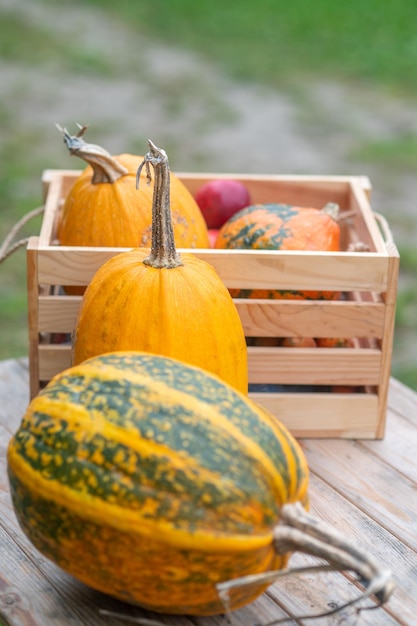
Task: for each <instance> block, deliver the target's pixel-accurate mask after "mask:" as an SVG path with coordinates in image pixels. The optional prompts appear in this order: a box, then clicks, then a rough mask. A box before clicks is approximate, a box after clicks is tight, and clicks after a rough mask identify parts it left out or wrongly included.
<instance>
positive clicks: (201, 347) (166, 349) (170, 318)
mask: <svg viewBox="0 0 417 626" xmlns="http://www.w3.org/2000/svg"><path fill="white" fill-rule="evenodd" d="M144 164H145V165H146V170H147V174H148V178H149V179H150V164H152V166H153V168H154V172H155V185H154V195H153V208H152V212H153V217H152V247H151V251H150V254H149V250H146V249H139V248H136V249H134V250H129V251H126V252H122V253H121V254H118V255H116V256H115V257H113V258H111V259H110V260H109V261H107V262H106V263H105V264H104V265H102V266H101V268H100V269H99V270H98V272H97V273H96V274H95V276H94V277H93V279H92V280H91V282H90V284H89V286H88V287H87V289H86V292H85V294H84V297H83V301H82V304H81V309H80V313H79V319H78V323H77V327H76V332H75V341H74V351H73V361H74V364H78V363H80V362H81V361H84V360H85V359H87V358H90V357H93V356H96V355H99V354H103V353H105V352H112V351H120V350H141V351H145V352H151V353H155V354H159V355H163V356H167V357H171V358H175V359H179V360H181V361H183V362H185V363H189V364H191V365H195V366H198V367H201V368H203V369H205V370H207V371H209V372H211V373H214V374H216V375H217V376H219V377H220V378H221V379H222V380H224V381H225V382H227V383H229V384H230V385H231V386H233V387H234V388H236V389H238V390H239V391H241V392H243V393H247V390H248V365H247V350H246V341H245V335H244V331H243V327H242V323H241V321H240V317H239V314H238V312H237V309H236V307H235V304H234V302H233V300H232V298H231V296H230V294H229V292H228V290H227V288H226V287H225V285H224V283H223V282H222V281H221V279H220V278H219V276H218V274H217V273H216V271H215V270H214V268H213V267H212V266H211V265H209V264H208V263H206V262H205V261H202V260H200V259H198V258H197V257H196V256H194V255H193V254H187V253H183V254H181V255H179V254H178V252H177V250H176V247H175V241H174V234H173V229H172V224H171V218H170V193H169V190H170V188H169V166H168V158H167V155H166V153H165V152H164V151H163V150H161V149H160V148H157V147H156V146H155V145H154V144H153V143H152V142H151V141H150V142H149V152H148V153H147V154H146V155H145V157H144V161H143V163H142V165H141V166H140V168H139V170H138V174H140V171H141V169H142V166H143V165H144ZM138 180H140V179H138Z"/></svg>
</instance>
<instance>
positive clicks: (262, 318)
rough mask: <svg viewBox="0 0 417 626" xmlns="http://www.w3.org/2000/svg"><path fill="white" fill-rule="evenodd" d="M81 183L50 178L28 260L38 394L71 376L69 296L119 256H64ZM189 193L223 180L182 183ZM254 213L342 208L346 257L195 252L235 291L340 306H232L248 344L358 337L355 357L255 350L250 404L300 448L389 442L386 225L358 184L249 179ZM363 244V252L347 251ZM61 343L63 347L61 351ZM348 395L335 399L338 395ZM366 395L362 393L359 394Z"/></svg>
mask: <svg viewBox="0 0 417 626" xmlns="http://www.w3.org/2000/svg"><path fill="white" fill-rule="evenodd" d="M78 174H79V171H74V170H47V171H45V172H44V175H43V186H44V194H45V214H44V219H43V224H42V228H41V232H40V236H39V237H33V238H31V240H30V242H29V244H28V248H27V264H28V300H29V302H28V304H29V306H28V309H29V342H30V350H29V353H30V387H31V389H30V393H31V396H32V397H33V396H34V395H36V394H37V393H38V391H39V389H40V388H41V387H42V386H44V385H45V384H46V382H47V381H49V380H50V378H51V377H52V376H53V375H54V374H56V373H58V372H60V371H62V370H63V369H65V368H67V367H68V366H69V365H70V361H71V345H70V342H69V341H68V340H67V341H66V342H64V343H62V337H65V335H66V336H67V338H68V333H71V332H72V331H73V329H74V325H75V322H76V316H77V311H78V308H79V304H80V297H77V296H68V295H65V293H64V292H63V290H62V287H61V286H62V285H86V284H88V282H89V280H90V279H91V277H92V276H93V274H94V273H95V272H96V270H97V269H98V268H99V267H100V266H101V265H102V264H103V263H104V262H105V261H106V260H107V259H109V258H110V257H111V256H113V255H115V254H117V253H118V252H120V251H122V249H121V248H87V247H84V248H83V247H77V248H76V247H64V246H59V245H57V243H56V241H55V225H56V219H57V216H58V213H59V210H60V207H61V206H62V202H63V198H65V196H66V194H67V192H68V189H69V187H70V185H72V183H73V181H74V179H75V177H76V176H77V175H78ZM178 175H179V177H180V178H181V179H182V180H183V182H184V183H185V184H186V185H187V187H188V188H189V189H190V191H191V192H194V191H195V190H196V189H197V188H198V187H199V186H200V185H201V184H203V182H205V181H207V180H209V179H211V178H220V177H224V178H227V176H224V175H220V174H206V175H200V174H178ZM230 177H232V178H237V179H240V180H242V181H243V182H244V183H245V184H246V185H247V186H248V188H249V190H250V192H251V195H252V199H253V201H254V202H274V201H276V202H283V203H291V204H298V205H302V206H303V205H304V206H316V207H320V206H323V205H324V204H326V203H327V202H336V203H338V204H339V206H340V208H341V211H342V216H343V218H344V219H343V220H342V222H341V224H342V247H343V251H342V252H338V253H334V252H298V251H291V252H286V251H255V250H250V251H243V250H242V251H241V250H232V251H226V250H207V249H204V250H196V251H195V254H196V255H197V256H198V257H200V258H202V259H205V260H206V261H208V262H210V263H211V264H212V265H213V266H214V267H215V268H216V270H217V272H218V273H219V275H220V277H221V278H222V280H223V281H224V283H225V284H226V286H228V287H240V288H248V289H249V288H254V287H258V288H274V289H275V288H276V289H283V290H299V289H307V290H326V291H329V290H334V291H337V292H343V294H344V299H341V300H337V301H325V300H274V301H271V300H248V299H242V300H236V305H237V307H238V310H239V314H240V317H241V320H242V323H243V326H244V329H245V334H246V336H247V337H300V336H301V337H306V336H311V337H346V338H348V337H350V338H354V339H355V346H356V347H354V348H352V347H350V348H285V347H282V346H281V347H269V346H261V347H260V346H249V347H248V357H249V382H250V390H251V391H250V395H251V397H252V398H253V399H254V400H255V401H257V402H259V403H260V404H262V405H263V406H265V407H267V408H268V409H269V410H270V411H271V412H272V413H273V414H275V415H276V416H277V417H279V419H280V420H281V421H282V422H283V423H285V424H286V425H287V426H288V427H289V429H290V430H291V431H292V432H293V433H294V435H295V436H297V437H337V438H340V437H345V438H363V439H365V438H368V439H369V438H382V437H383V436H384V429H385V414H386V404H387V391H388V381H389V377H390V367H391V356H392V341H393V332H394V316H395V304H396V290H397V282H398V267H399V256H398V252H397V249H396V247H395V244H394V242H393V240H392V237H391V234H390V231H389V228H388V225H387V224H386V222H385V220H383V218H382V217H381V216H376V215H375V214H374V213H373V211H372V209H371V206H370V202H369V197H370V185H369V181H368V179H367V178H366V177H360V176H357V177H355V176H330V177H320V176H247V175H246V176H241V175H230ZM358 241H359V242H362V243H363V244H365V246H366V247H367V249H368V250H367V251H348V246H349V244H352V243H355V242H358ZM60 341H61V343H60ZM340 385H343V386H348V390H347V391H348V392H345V393H341V392H335V391H334V386H340ZM358 387H359V388H358Z"/></svg>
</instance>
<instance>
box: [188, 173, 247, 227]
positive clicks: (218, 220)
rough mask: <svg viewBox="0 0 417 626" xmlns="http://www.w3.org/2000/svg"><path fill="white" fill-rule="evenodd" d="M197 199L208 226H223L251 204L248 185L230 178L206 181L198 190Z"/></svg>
mask: <svg viewBox="0 0 417 626" xmlns="http://www.w3.org/2000/svg"><path fill="white" fill-rule="evenodd" d="M195 200H196V202H197V204H198V206H199V207H200V210H201V212H202V214H203V216H204V219H205V220H206V223H207V226H208V228H221V226H223V224H224V223H225V222H227V220H228V219H229V218H230V217H231V216H232V215H234V214H235V213H237V211H240V209H243V208H244V207H246V206H249V205H250V204H251V198H250V194H249V191H248V189H247V187H246V186H245V185H244V184H243V183H241V182H240V181H238V180H232V179H229V178H219V179H215V180H210V181H209V182H207V183H205V184H204V185H202V186H201V187H200V188H199V189H198V190H197V192H196V194H195Z"/></svg>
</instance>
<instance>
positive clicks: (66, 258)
mask: <svg viewBox="0 0 417 626" xmlns="http://www.w3.org/2000/svg"><path fill="white" fill-rule="evenodd" d="M125 250H126V249H125V248H82V247H68V246H56V247H52V246H47V247H42V246H39V248H38V264H39V274H38V280H39V284H47V285H86V284H88V282H89V281H90V280H91V278H92V276H93V275H94V273H95V272H96V271H97V269H98V268H99V267H100V266H101V265H102V264H103V263H105V262H106V261H107V260H108V259H110V258H111V257H112V256H114V255H116V254H118V253H120V252H122V251H125ZM183 252H190V250H183ZM192 254H194V255H195V256H196V257H198V258H200V259H203V260H205V261H206V262H208V263H210V264H211V265H213V266H214V268H215V269H216V271H217V272H218V274H219V276H220V278H221V279H222V280H223V282H224V283H225V284H226V286H227V287H238V288H241V289H251V288H252V289H253V288H255V287H256V288H259V289H283V290H294V289H297V290H300V289H307V290H308V289H323V290H334V291H352V290H355V289H357V290H363V291H378V292H380V291H385V290H386V287H387V280H388V261H387V259H386V258H385V257H384V256H381V255H379V254H373V253H359V252H358V253H348V252H332V253H328V252H306V251H292V250H291V251H288V252H284V251H280V250H277V251H276V250H260V251H257V250H246V251H242V250H193V252H192Z"/></svg>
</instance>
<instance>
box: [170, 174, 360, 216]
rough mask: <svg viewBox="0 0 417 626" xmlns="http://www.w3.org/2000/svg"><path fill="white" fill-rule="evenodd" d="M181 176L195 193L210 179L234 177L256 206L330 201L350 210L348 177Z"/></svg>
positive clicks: (302, 204)
mask: <svg viewBox="0 0 417 626" xmlns="http://www.w3.org/2000/svg"><path fill="white" fill-rule="evenodd" d="M177 176H179V178H181V180H182V181H183V183H184V184H185V185H186V187H187V188H188V189H189V191H190V192H191V193H192V194H195V192H196V191H197V189H198V188H199V187H201V185H203V184H204V183H206V182H207V181H208V180H213V179H216V178H233V179H234V180H239V181H241V182H243V183H244V184H245V185H246V187H247V188H248V190H249V193H250V194H251V199H252V202H253V203H262V202H279V203H283V204H293V205H296V206H313V207H317V208H321V207H322V206H324V205H325V204H326V203H327V202H335V203H337V204H339V206H340V207H341V209H342V210H343V209H345V208H349V204H348V203H349V187H350V184H351V181H352V179H351V178H350V177H346V176H335V177H331V176H329V177H324V176H314V175H312V176H295V175H294V176H287V175H285V176H280V175H250V174H239V173H235V174H221V173H208V174H192V173H187V172H186V173H184V172H178V173H177Z"/></svg>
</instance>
